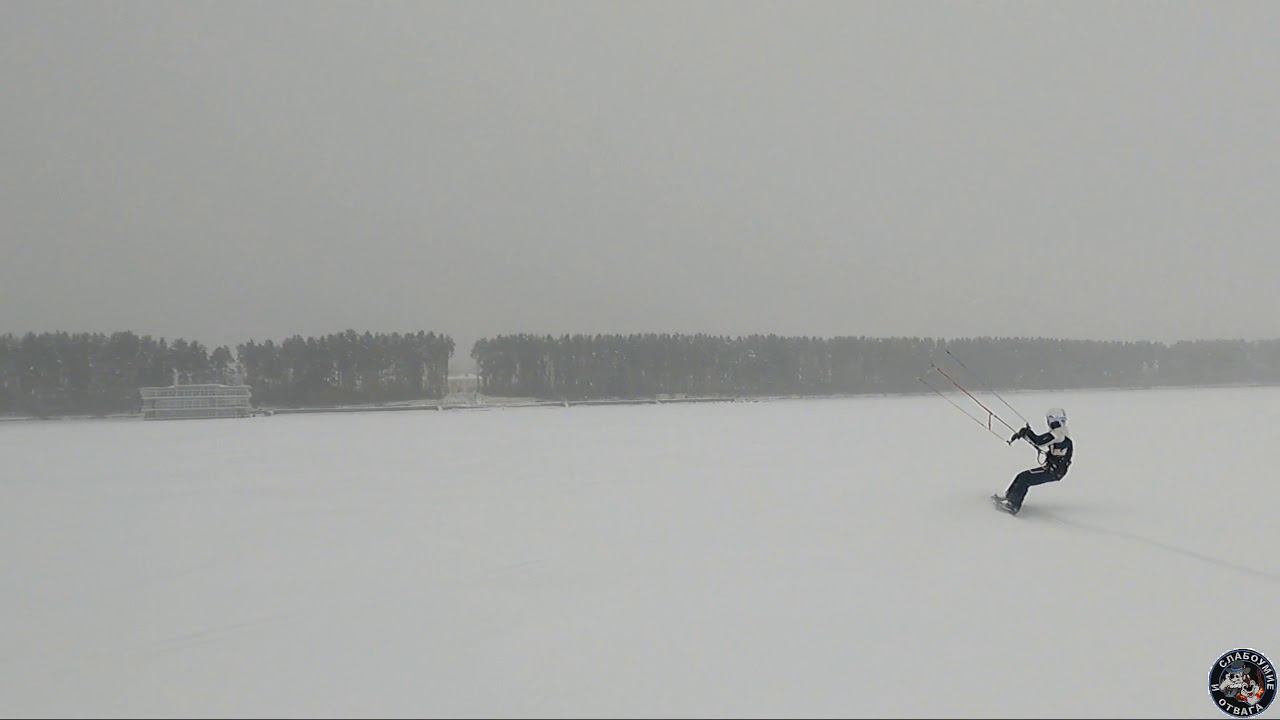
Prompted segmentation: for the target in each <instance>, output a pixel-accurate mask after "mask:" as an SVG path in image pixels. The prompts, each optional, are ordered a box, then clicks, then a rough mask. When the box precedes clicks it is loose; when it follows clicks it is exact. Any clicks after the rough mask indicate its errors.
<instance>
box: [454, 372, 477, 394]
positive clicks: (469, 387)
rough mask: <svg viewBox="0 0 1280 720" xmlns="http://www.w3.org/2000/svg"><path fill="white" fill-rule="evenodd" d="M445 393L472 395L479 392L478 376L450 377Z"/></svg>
mask: <svg viewBox="0 0 1280 720" xmlns="http://www.w3.org/2000/svg"><path fill="white" fill-rule="evenodd" d="M448 383H449V386H448V389H447V390H446V392H447V393H448V394H449V395H473V394H475V393H477V392H480V377H479V376H478V375H450V376H449V381H448Z"/></svg>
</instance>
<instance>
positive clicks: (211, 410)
mask: <svg viewBox="0 0 1280 720" xmlns="http://www.w3.org/2000/svg"><path fill="white" fill-rule="evenodd" d="M139 392H140V393H141V394H142V419H143V420H193V419H197V418H234V417H248V416H249V415H251V414H252V413H253V406H252V404H251V402H250V401H251V400H252V396H253V390H252V388H250V387H249V386H248V385H212V384H210V385H170V386H169V387H145V388H141V389H140V390H139Z"/></svg>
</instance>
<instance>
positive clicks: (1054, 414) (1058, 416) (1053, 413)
mask: <svg viewBox="0 0 1280 720" xmlns="http://www.w3.org/2000/svg"><path fill="white" fill-rule="evenodd" d="M1044 419H1045V422H1047V423H1049V427H1051V428H1052V427H1054V425H1053V424H1054V423H1058V427H1066V425H1067V411H1066V410H1063V409H1062V408H1049V412H1047V413H1045V414H1044Z"/></svg>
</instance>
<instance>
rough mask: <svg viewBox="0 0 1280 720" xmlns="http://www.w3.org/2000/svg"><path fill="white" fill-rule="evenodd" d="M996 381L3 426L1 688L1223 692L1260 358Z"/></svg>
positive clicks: (429, 692)
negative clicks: (1026, 418) (1023, 424)
mask: <svg viewBox="0 0 1280 720" xmlns="http://www.w3.org/2000/svg"><path fill="white" fill-rule="evenodd" d="M1012 399H1013V400H1015V402H1016V403H1017V404H1018V405H1020V406H1025V407H1026V408H1040V407H1041V406H1043V407H1049V406H1050V405H1062V406H1065V407H1067V408H1068V409H1069V412H1070V413H1071V416H1072V423H1073V437H1074V439H1075V442H1076V447H1077V449H1076V455H1077V461H1076V462H1075V464H1074V465H1073V466H1072V470H1071V472H1070V473H1069V474H1068V475H1067V477H1066V478H1065V479H1064V480H1063V481H1062V482H1059V483H1052V484H1048V485H1044V486H1039V487H1034V488H1032V489H1031V492H1030V493H1029V495H1028V498H1027V501H1026V505H1025V506H1024V508H1023V511H1022V513H1021V514H1019V515H1018V516H1017V517H1010V516H1008V515H1006V514H1003V513H1000V512H997V511H995V510H994V509H993V508H992V507H991V504H990V503H989V501H988V498H987V496H988V495H989V494H991V493H992V492H995V491H1003V489H1004V487H1005V485H1007V484H1008V482H1009V480H1010V479H1011V477H1012V476H1013V475H1014V474H1015V473H1016V472H1017V471H1019V470H1021V469H1023V468H1024V467H1028V466H1031V465H1033V464H1034V462H1035V454H1034V453H1033V452H1032V451H1031V450H1030V448H1028V447H1026V446H1025V445H1024V446H1014V447H1013V448H1009V447H1005V446H1004V445H1003V444H1002V443H1000V442H999V441H998V440H996V439H995V438H992V437H990V436H987V435H984V434H983V433H982V432H980V430H979V429H978V428H976V427H975V426H973V425H972V424H970V423H967V422H966V421H965V420H964V418H962V417H960V416H959V415H958V414H956V413H955V412H954V411H953V410H951V409H950V408H948V407H947V406H946V405H945V403H943V402H942V401H941V400H939V399H938V398H937V397H934V396H919V397H901V398H862V399H847V400H837V399H817V400H805V401H775V402H760V403H725V404H710V405H648V406H620V407H574V408H537V409H532V408H530V409H512V410H490V411H479V412H464V411H459V412H456V413H431V412H428V413H385V414H377V413H371V414H347V415H300V416H277V417H273V418H256V419H251V420H239V421H236V420H207V421H204V420H201V421H188V422H179V423H137V422H128V421H119V422H110V421H96V422H60V423H7V424H4V425H3V426H0V457H2V458H3V465H2V467H3V482H2V483H0V567H3V569H4V573H3V575H0V578H2V580H0V582H3V586H0V590H2V591H0V648H3V650H2V651H0V663H2V665H0V667H3V672H0V713H2V714H4V715H6V716H13V717H16V716H26V715H37V716H63V715H103V716H112V717H127V716H134V715H137V716H144V717H145V716H187V715H196V716H225V715H235V716H246V715H269V716H303V715H305V716H316V715H318V716H330V715H336V716H368V715H373V716H382V715H395V716H452V715H462V716H541V715H551V716H581V717H589V716H596V715H604V716H609V717H614V716H646V715H662V716H686V715H692V716H725V715H732V716H760V715H765V716H794V717H803V716H807V715H821V716H870V715H876V716H891V717H892V716H936V715H945V716H1002V717H1004V716H1007V717H1015V716H1017V717H1025V716H1030V717H1041V716H1056V717H1069V716H1089V717H1114V716H1117V715H1120V716H1127V717H1134V716H1144V717H1211V716H1213V715H1214V714H1216V713H1217V712H1218V711H1217V710H1216V709H1214V708H1213V707H1212V705H1211V704H1210V702H1209V700H1208V696H1207V690H1206V684H1205V677H1206V673H1207V671H1208V668H1209V666H1210V664H1212V662H1213V661H1214V659H1216V658H1217V656H1218V655H1219V654H1221V653H1223V652H1225V651H1227V650H1229V649H1231V648H1234V647H1240V646H1249V647H1257V648H1259V649H1262V650H1264V651H1265V650H1266V649H1268V648H1270V649H1273V650H1272V652H1273V653H1274V652H1275V650H1280V624H1277V623H1275V622H1273V621H1272V620H1273V618H1272V617H1271V616H1272V615H1273V614H1274V611H1275V609H1276V603H1275V600H1276V598H1277V597H1280V565H1277V563H1276V553H1275V549H1276V547H1277V543H1278V542H1280V530H1278V529H1277V525H1276V523H1275V508H1276V507H1277V505H1278V504H1280V484H1277V483H1276V482H1275V473H1274V468H1273V465H1274V460H1275V458H1274V455H1275V446H1274V444H1272V443H1268V442H1263V440H1264V439H1265V438H1267V437H1269V435H1268V434H1267V433H1268V431H1267V430H1266V428H1270V427H1274V426H1275V425H1276V423H1280V390H1276V389H1238V390H1236V389H1232V390H1197V389H1188V390H1163V391H1135V392H1073V393H1068V394H1045V395H1031V394H1026V395H1018V396H1017V397H1016V398H1012ZM1272 657H1274V654H1273V655H1272ZM1135 693H1136V694H1137V697H1135Z"/></svg>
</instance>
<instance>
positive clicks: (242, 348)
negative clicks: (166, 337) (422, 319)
mask: <svg viewBox="0 0 1280 720" xmlns="http://www.w3.org/2000/svg"><path fill="white" fill-rule="evenodd" d="M236 350H237V353H238V357H239V358H240V363H241V365H242V366H243V367H244V372H245V377H246V380H247V382H248V383H249V384H250V385H252V386H253V396H254V399H255V402H258V403H263V404H267V405H293V406H302V405H330V404H341V403H367V402H389V401H397V400H419V399H423V398H440V397H443V396H444V394H445V391H446V389H447V387H448V379H449V358H450V357H452V355H453V339H452V338H450V337H448V336H445V335H437V334H436V333H428V332H422V331H419V332H416V333H407V334H403V335H402V334H400V333H390V334H383V333H377V334H374V333H369V332H365V333H363V334H360V333H357V332H355V331H354V330H348V331H346V332H344V333H338V334H335V335H325V336H323V337H319V338H312V337H308V338H303V337H300V336H294V337H291V338H289V339H287V340H285V341H284V342H281V343H279V344H276V343H274V342H272V341H271V340H268V341H266V342H264V343H256V342H254V341H252V340H251V341H249V342H247V343H244V344H242V345H239V346H238V347H237V348H236Z"/></svg>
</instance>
